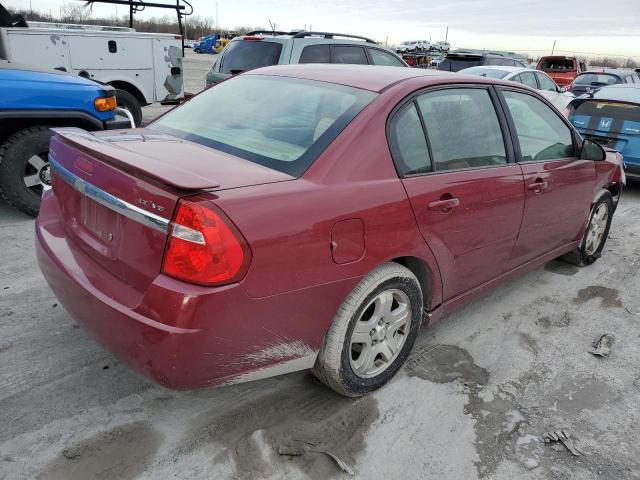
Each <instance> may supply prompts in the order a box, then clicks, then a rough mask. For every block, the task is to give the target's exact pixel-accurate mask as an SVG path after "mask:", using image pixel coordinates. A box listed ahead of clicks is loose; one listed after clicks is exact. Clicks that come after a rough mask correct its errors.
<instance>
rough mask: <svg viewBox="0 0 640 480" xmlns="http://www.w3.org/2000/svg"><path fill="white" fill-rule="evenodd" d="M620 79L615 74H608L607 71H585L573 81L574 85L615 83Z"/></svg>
mask: <svg viewBox="0 0 640 480" xmlns="http://www.w3.org/2000/svg"><path fill="white" fill-rule="evenodd" d="M618 82H619V80H618V78H617V77H616V76H614V75H608V74H606V73H583V74H582V75H578V76H577V77H576V79H575V81H574V82H573V84H574V85H599V86H602V85H613V84H614V83H618Z"/></svg>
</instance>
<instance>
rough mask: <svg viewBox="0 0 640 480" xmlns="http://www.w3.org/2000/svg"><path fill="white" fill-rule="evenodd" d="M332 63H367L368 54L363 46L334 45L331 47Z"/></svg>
mask: <svg viewBox="0 0 640 480" xmlns="http://www.w3.org/2000/svg"><path fill="white" fill-rule="evenodd" d="M331 63H348V64H356V65H367V64H368V63H369V62H367V56H366V55H365V53H364V48H362V47H352V46H342V45H334V46H333V47H331Z"/></svg>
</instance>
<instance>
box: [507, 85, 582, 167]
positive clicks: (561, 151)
mask: <svg viewBox="0 0 640 480" xmlns="http://www.w3.org/2000/svg"><path fill="white" fill-rule="evenodd" d="M503 95H504V98H505V100H506V101H507V106H508V107H509V112H510V113H511V118H512V119H513V123H514V124H515V127H516V132H517V134H518V141H519V143H520V151H521V154H522V161H524V162H535V161H543V160H553V159H557V158H569V157H573V156H574V148H573V138H572V136H571V130H570V129H569V127H568V126H567V125H566V124H565V123H564V122H563V121H562V120H561V119H560V117H558V115H556V113H555V112H554V111H553V110H552V109H551V108H550V107H548V106H547V105H546V104H545V103H543V102H542V101H540V100H538V99H537V98H535V97H533V96H531V95H527V94H524V93H518V92H511V91H504V92H503Z"/></svg>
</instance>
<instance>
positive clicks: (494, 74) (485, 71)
mask: <svg viewBox="0 0 640 480" xmlns="http://www.w3.org/2000/svg"><path fill="white" fill-rule="evenodd" d="M460 73H466V74H469V75H480V76H481V77H489V78H504V77H506V76H507V75H508V74H509V72H508V71H506V70H498V69H495V68H483V67H472V68H467V69H465V70H463V71H460Z"/></svg>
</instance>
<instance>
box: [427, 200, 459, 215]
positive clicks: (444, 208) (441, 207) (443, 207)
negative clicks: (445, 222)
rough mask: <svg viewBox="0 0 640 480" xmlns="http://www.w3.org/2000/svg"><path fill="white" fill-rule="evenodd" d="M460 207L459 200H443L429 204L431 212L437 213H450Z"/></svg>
mask: <svg viewBox="0 0 640 480" xmlns="http://www.w3.org/2000/svg"><path fill="white" fill-rule="evenodd" d="M458 205H460V200H459V199H457V198H446V199H441V200H434V201H433V202H429V205H428V208H429V210H433V211H436V212H450V211H451V210H452V209H454V208H456V207H457V206H458Z"/></svg>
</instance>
